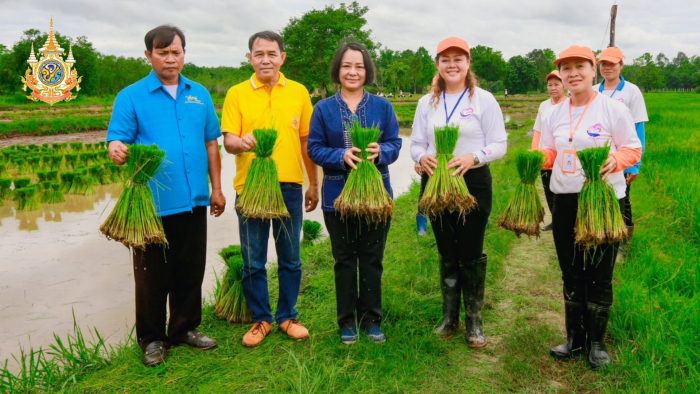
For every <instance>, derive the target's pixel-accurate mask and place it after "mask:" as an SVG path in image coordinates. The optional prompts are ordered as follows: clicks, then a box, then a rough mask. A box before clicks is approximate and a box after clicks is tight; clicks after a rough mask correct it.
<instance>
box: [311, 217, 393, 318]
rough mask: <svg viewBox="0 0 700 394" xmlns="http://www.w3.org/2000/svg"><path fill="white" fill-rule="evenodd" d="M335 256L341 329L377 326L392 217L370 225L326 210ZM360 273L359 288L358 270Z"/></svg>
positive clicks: (327, 226) (326, 221) (380, 311)
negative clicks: (384, 221) (385, 255)
mask: <svg viewBox="0 0 700 394" xmlns="http://www.w3.org/2000/svg"><path fill="white" fill-rule="evenodd" d="M323 219H324V221H325V223H326V229H327V230H328V235H329V236H330V239H331V249H332V251H333V258H334V259H335V266H334V267H333V269H334V271H335V298H336V305H337V308H338V326H339V327H340V329H341V330H343V329H346V328H353V327H356V322H357V321H359V325H360V328H361V329H363V330H367V329H370V328H372V327H378V326H380V325H381V321H382V272H383V270H384V268H383V266H382V260H384V248H385V247H386V238H387V234H389V227H390V226H391V219H389V220H387V222H386V223H380V224H367V222H366V221H365V220H364V219H357V218H347V219H345V220H342V219H341V218H340V214H338V213H334V212H324V213H323ZM358 267H359V273H360V281H359V283H360V285H359V290H358V281H357V273H358Z"/></svg>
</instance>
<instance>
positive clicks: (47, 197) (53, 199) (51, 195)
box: [41, 182, 66, 204]
mask: <svg viewBox="0 0 700 394" xmlns="http://www.w3.org/2000/svg"><path fill="white" fill-rule="evenodd" d="M49 183H50V185H49V187H50V189H49V190H48V191H47V192H45V193H44V195H43V196H42V199H41V202H42V203H46V204H58V203H62V202H66V198H65V196H63V193H61V184H60V183H58V182H49Z"/></svg>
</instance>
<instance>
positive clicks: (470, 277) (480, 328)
mask: <svg viewBox="0 0 700 394" xmlns="http://www.w3.org/2000/svg"><path fill="white" fill-rule="evenodd" d="M486 260H487V256H486V255H482V256H481V258H480V259H476V260H474V261H467V262H460V265H459V266H460V274H461V277H460V280H461V282H462V296H463V298H464V309H465V315H466V320H465V323H464V324H465V329H466V340H467V346H469V347H471V348H480V347H484V346H486V335H484V325H483V322H482V321H481V308H482V307H483V306H484V286H485V285H486Z"/></svg>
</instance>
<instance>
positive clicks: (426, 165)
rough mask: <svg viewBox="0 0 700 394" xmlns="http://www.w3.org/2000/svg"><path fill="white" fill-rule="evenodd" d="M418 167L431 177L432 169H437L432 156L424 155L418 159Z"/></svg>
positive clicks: (435, 161) (435, 160)
mask: <svg viewBox="0 0 700 394" xmlns="http://www.w3.org/2000/svg"><path fill="white" fill-rule="evenodd" d="M420 165H421V167H423V171H425V172H426V173H428V175H429V176H433V168H437V159H436V158H435V156H433V155H428V154H425V155H423V157H421V158H420Z"/></svg>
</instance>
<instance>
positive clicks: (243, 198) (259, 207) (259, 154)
mask: <svg viewBox="0 0 700 394" xmlns="http://www.w3.org/2000/svg"><path fill="white" fill-rule="evenodd" d="M253 136H255V140H256V141H257V144H256V145H255V149H253V152H252V153H254V154H255V158H254V159H253V162H252V163H251V165H250V170H249V171H248V176H247V177H246V181H245V185H243V190H242V191H241V195H240V198H239V199H238V203H237V204H236V209H238V210H240V212H241V214H242V215H243V216H245V217H249V218H255V219H277V218H281V217H287V216H289V211H287V206H286V205H285V204H284V199H283V198H282V189H281V188H280V182H279V177H278V176H277V165H276V164H275V162H274V160H272V152H273V151H274V150H275V145H276V143H277V130H275V129H274V128H263V129H255V130H253Z"/></svg>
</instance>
